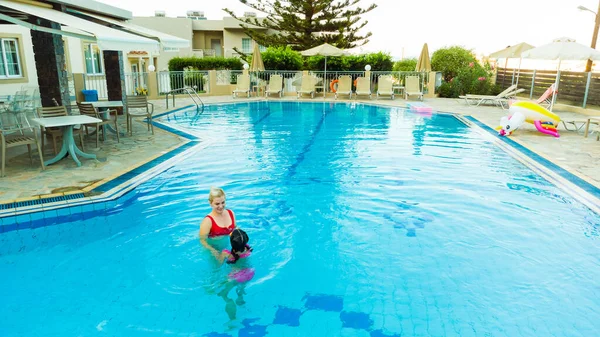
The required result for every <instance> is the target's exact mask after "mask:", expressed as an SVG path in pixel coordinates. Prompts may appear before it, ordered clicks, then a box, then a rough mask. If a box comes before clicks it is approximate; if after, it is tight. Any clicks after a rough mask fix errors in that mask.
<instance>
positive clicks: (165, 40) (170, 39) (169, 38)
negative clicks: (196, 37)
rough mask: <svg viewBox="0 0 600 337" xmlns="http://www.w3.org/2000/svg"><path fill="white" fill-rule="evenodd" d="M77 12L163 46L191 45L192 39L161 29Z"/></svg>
mask: <svg viewBox="0 0 600 337" xmlns="http://www.w3.org/2000/svg"><path fill="white" fill-rule="evenodd" d="M69 11H72V12H75V11H74V10H69ZM77 13H79V14H82V15H86V16H89V17H91V18H95V19H98V20H102V21H104V22H106V23H109V24H111V25H115V26H119V27H121V28H123V29H126V30H128V31H130V32H132V33H135V34H140V35H144V36H146V37H149V38H151V39H157V40H158V41H160V43H161V44H162V47H163V48H178V49H179V48H189V47H190V41H188V40H186V39H182V38H179V37H176V36H173V35H169V34H166V33H163V32H159V31H156V30H153V29H149V28H146V27H142V26H138V25H136V24H133V23H130V22H127V21H122V20H116V19H111V18H107V17H105V16H101V15H96V14H90V13H86V12H81V11H77Z"/></svg>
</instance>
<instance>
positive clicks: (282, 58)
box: [248, 47, 394, 71]
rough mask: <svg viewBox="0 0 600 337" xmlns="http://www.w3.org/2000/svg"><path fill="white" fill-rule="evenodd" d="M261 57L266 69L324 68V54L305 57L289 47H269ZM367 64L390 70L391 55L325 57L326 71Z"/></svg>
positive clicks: (392, 63)
mask: <svg viewBox="0 0 600 337" xmlns="http://www.w3.org/2000/svg"><path fill="white" fill-rule="evenodd" d="M261 57H262V59H263V64H264V65H265V69H266V70H290V71H297V70H312V71H322V70H323V69H324V68H325V57H324V56H309V57H305V56H302V55H301V54H300V53H299V52H297V51H295V50H292V49H291V48H289V47H269V48H267V50H266V51H264V52H262V53H261ZM251 62H252V56H250V57H249V58H248V63H251ZM367 64H370V65H371V71H390V70H392V67H393V66H394V62H393V61H392V57H391V56H390V55H389V54H385V53H381V52H379V53H371V54H363V55H348V56H329V57H327V71H364V70H365V66H366V65H367Z"/></svg>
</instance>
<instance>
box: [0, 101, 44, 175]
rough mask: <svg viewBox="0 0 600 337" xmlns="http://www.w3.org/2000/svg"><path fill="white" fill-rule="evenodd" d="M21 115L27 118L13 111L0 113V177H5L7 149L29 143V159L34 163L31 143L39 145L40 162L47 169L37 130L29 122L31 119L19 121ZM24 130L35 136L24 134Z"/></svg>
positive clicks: (22, 116)
mask: <svg viewBox="0 0 600 337" xmlns="http://www.w3.org/2000/svg"><path fill="white" fill-rule="evenodd" d="M19 117H21V118H26V117H25V115H24V114H15V113H11V112H5V113H0V148H1V151H0V152H1V153H0V155H1V156H2V166H1V169H0V177H4V176H5V174H4V168H5V167H6V149H9V148H12V147H16V146H21V145H27V150H28V152H29V160H31V163H32V164H33V156H32V154H31V145H35V146H37V149H38V154H39V156H40V162H41V165H42V170H44V169H45V166H44V157H43V155H42V148H41V147H40V144H39V141H38V136H37V132H35V130H34V128H33V127H32V126H31V125H30V124H29V121H19ZM23 131H30V132H31V133H32V134H33V136H26V135H24V133H23Z"/></svg>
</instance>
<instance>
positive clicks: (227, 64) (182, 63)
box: [169, 57, 242, 71]
mask: <svg viewBox="0 0 600 337" xmlns="http://www.w3.org/2000/svg"><path fill="white" fill-rule="evenodd" d="M187 67H192V68H195V69H198V70H221V69H231V70H241V69H242V61H241V60H240V59H239V58H237V57H203V58H199V57H174V58H172V59H171V60H169V71H183V69H184V68H187Z"/></svg>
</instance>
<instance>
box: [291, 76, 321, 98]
mask: <svg viewBox="0 0 600 337" xmlns="http://www.w3.org/2000/svg"><path fill="white" fill-rule="evenodd" d="M316 83H317V78H316V77H314V76H312V75H306V76H302V83H301V84H300V90H298V91H297V92H296V93H297V94H298V98H300V96H302V94H307V95H310V98H315V84H316Z"/></svg>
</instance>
